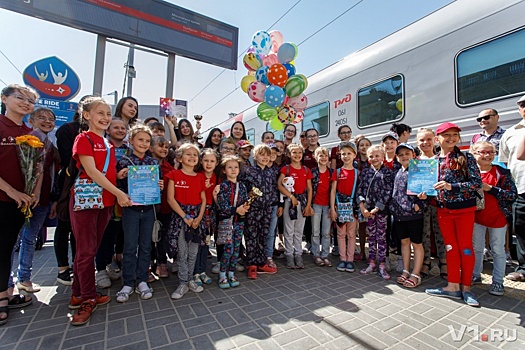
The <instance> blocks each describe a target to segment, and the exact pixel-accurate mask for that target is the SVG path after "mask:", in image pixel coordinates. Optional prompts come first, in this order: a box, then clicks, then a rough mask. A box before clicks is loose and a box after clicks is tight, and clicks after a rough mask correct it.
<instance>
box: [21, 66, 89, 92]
mask: <svg viewBox="0 0 525 350" xmlns="http://www.w3.org/2000/svg"><path fill="white" fill-rule="evenodd" d="M23 79H24V83H26V84H27V85H29V86H32V87H33V88H34V89H35V90H37V91H38V92H39V94H40V96H41V97H43V98H49V99H53V100H60V101H68V100H70V99H72V98H73V97H75V96H76V95H77V94H78V92H79V91H80V79H79V78H78V75H77V73H75V71H74V70H73V69H72V68H71V67H70V66H68V65H67V64H66V63H65V62H64V61H62V60H61V59H60V58H58V57H55V56H53V57H47V58H43V59H41V60H38V61H36V62H33V63H31V64H30V65H29V66H27V68H26V69H25V70H24V72H23Z"/></svg>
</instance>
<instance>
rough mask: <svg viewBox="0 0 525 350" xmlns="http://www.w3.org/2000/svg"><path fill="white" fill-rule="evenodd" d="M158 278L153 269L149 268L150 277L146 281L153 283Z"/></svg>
mask: <svg viewBox="0 0 525 350" xmlns="http://www.w3.org/2000/svg"><path fill="white" fill-rule="evenodd" d="M156 280H157V276H155V275H154V274H153V272H151V269H149V270H148V279H147V280H146V282H148V283H153V282H155V281H156Z"/></svg>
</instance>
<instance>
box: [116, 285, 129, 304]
mask: <svg viewBox="0 0 525 350" xmlns="http://www.w3.org/2000/svg"><path fill="white" fill-rule="evenodd" d="M132 293H133V288H132V287H130V286H123V287H122V289H121V290H120V291H118V292H117V302H119V303H125V302H126V301H128V300H129V296H130V295H131V294H132Z"/></svg>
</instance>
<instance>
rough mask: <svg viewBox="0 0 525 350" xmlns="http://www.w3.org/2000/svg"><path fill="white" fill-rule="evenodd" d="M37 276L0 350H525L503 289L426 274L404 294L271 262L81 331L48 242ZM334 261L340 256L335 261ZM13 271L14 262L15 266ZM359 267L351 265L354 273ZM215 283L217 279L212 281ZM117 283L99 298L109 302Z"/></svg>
mask: <svg viewBox="0 0 525 350" xmlns="http://www.w3.org/2000/svg"><path fill="white" fill-rule="evenodd" d="M35 258H36V259H35V269H34V275H33V280H34V282H36V283H39V284H41V285H42V286H43V289H42V291H41V292H39V293H37V294H35V295H34V302H33V304H32V305H30V306H29V307H27V308H25V309H22V310H11V313H10V317H9V322H8V323H7V324H6V325H5V326H2V327H0V350H2V349H10V350H11V349H23V350H27V349H46V350H47V349H83V350H85V349H119V348H122V349H126V350H129V349H141V350H142V349H192V350H194V349H199V350H200V349H249V350H258V349H279V348H282V349H287V350H288V349H292V350H293V349H298V350H308V349H328V350H331V349H338V350H339V349H363V348H367V349H387V348H388V349H397V348H399V349H404V350H405V349H409V350H410V349H412V348H414V349H450V348H454V349H458V348H461V349H462V350H463V349H492V348H495V347H499V348H501V349H523V348H525V302H524V301H522V299H519V298H516V297H515V296H516V295H518V294H519V293H518V292H520V291H515V290H510V289H509V288H507V287H506V290H507V292H506V295H505V296H503V297H494V296H491V295H489V294H488V292H487V290H486V289H483V288H474V289H473V290H474V292H475V293H476V294H477V295H478V296H479V299H480V301H481V304H482V306H481V307H480V308H471V307H468V306H466V305H465V304H464V303H463V302H462V301H461V300H460V301H455V300H449V299H443V298H435V297H431V296H429V295H427V294H425V293H424V289H425V288H429V287H438V286H443V285H444V283H446V282H445V281H443V280H442V279H441V278H439V276H431V277H430V278H428V279H426V280H425V281H424V284H423V285H422V286H421V287H418V288H415V289H410V290H409V289H405V288H403V287H401V286H399V285H397V284H396V283H395V281H384V280H382V279H381V278H379V277H378V276H377V275H370V276H361V275H359V274H355V273H354V274H348V273H340V272H338V271H336V269H335V268H319V267H316V266H314V264H313V263H312V261H311V260H312V259H310V258H309V257H308V256H305V259H304V260H305V264H306V269H304V270H302V271H291V270H287V269H286V268H284V265H283V264H284V262H283V260H276V262H277V264H278V269H279V272H278V273H277V274H276V275H262V276H258V278H257V279H256V280H248V279H247V278H246V274H245V273H238V274H237V277H238V278H239V280H240V282H241V285H240V286H239V287H238V288H231V289H228V290H220V289H219V288H218V286H217V285H216V283H213V284H211V285H206V286H205V290H204V291H203V292H202V293H198V294H196V293H191V292H189V293H188V294H187V295H185V296H184V297H183V298H182V299H181V300H172V299H171V298H170V294H171V292H173V291H174V290H175V288H176V287H177V285H178V279H177V276H176V274H173V275H172V276H171V277H170V278H167V279H162V280H159V281H156V282H154V283H152V288H153V289H154V290H155V292H154V296H153V299H151V300H140V298H139V296H138V295H135V294H134V295H133V296H132V297H131V298H130V300H129V301H128V302H126V303H122V304H121V303H117V302H116V301H115V300H112V302H111V303H109V304H108V305H107V306H102V307H99V308H98V309H97V310H96V312H95V313H94V314H93V316H92V318H91V320H90V321H89V322H88V323H87V324H86V325H85V326H81V327H74V326H71V325H70V324H69V317H70V315H71V314H72V312H71V311H70V310H68V308H67V304H68V302H69V298H70V293H71V288H70V287H65V286H62V285H58V284H57V283H56V281H55V278H56V267H55V265H56V260H55V257H54V252H53V247H52V243H51V242H48V243H46V245H45V246H44V249H42V250H41V251H38V252H36V255H35ZM332 262H333V263H335V262H337V259H332ZM14 265H15V266H16V264H14ZM362 266H364V263H357V268H361V267H362ZM212 278H214V282H215V281H216V279H217V275H212ZM120 288H121V282H120V281H116V282H115V283H113V286H112V287H111V288H109V289H106V290H101V292H102V293H104V294H107V293H109V294H110V295H111V296H112V297H113V299H114V296H115V294H116V292H118V290H119V289H120ZM449 326H451V327H454V330H455V331H456V332H457V331H458V330H459V329H460V327H461V326H478V327H479V328H480V330H481V332H488V331H489V330H490V329H491V328H493V329H496V328H498V327H499V328H505V327H506V328H508V329H515V330H516V331H517V337H518V339H517V341H515V342H505V341H503V342H492V343H490V342H480V341H477V340H476V339H474V338H473V337H472V334H471V332H470V333H467V334H466V335H465V336H464V337H463V339H461V340H459V341H455V340H454V339H453V337H452V336H451V332H450V329H449Z"/></svg>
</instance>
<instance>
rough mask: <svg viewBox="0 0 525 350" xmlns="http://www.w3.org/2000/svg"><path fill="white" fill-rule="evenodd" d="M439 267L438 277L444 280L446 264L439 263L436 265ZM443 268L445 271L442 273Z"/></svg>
mask: <svg viewBox="0 0 525 350" xmlns="http://www.w3.org/2000/svg"><path fill="white" fill-rule="evenodd" d="M438 266H439V275H440V276H441V278H443V279H444V280H446V279H448V269H447V263H442V262H441V261H440V262H439V263H438ZM443 266H444V267H445V269H444V270H445V271H443Z"/></svg>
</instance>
